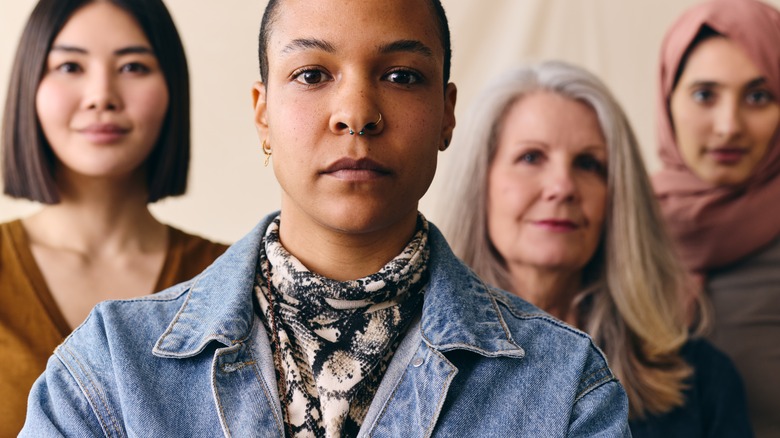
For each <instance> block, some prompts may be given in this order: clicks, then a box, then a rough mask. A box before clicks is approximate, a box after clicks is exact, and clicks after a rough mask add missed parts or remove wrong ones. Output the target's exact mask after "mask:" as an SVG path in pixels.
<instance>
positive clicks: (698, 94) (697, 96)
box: [691, 88, 715, 105]
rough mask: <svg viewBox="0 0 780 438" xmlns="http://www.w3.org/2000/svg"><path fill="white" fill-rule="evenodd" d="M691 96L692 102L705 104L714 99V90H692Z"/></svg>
mask: <svg viewBox="0 0 780 438" xmlns="http://www.w3.org/2000/svg"><path fill="white" fill-rule="evenodd" d="M691 98H693V100H694V102H697V103H700V104H704V105H707V104H710V103H712V102H714V101H715V92H714V91H712V90H710V89H707V88H702V89H699V90H694V91H693V93H691Z"/></svg>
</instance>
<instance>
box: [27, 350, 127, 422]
mask: <svg viewBox="0 0 780 438" xmlns="http://www.w3.org/2000/svg"><path fill="white" fill-rule="evenodd" d="M28 400H29V401H28V410H27V421H26V422H25V425H24V428H23V429H22V431H21V433H20V434H19V436H20V437H43V436H45V437H57V436H68V437H77V436H82V437H86V436H93V437H95V436H117V435H116V434H110V433H108V428H107V427H106V425H107V424H106V422H110V421H111V419H99V418H98V417H97V416H96V415H95V414H94V411H93V410H92V407H91V404H90V400H88V398H87V396H85V394H84V392H83V391H82V389H81V388H80V387H79V385H78V383H77V381H76V379H75V378H74V377H73V375H72V374H71V373H70V371H69V370H68V368H67V367H66V366H65V365H64V364H63V363H62V361H61V360H60V359H59V357H57V356H52V357H51V358H49V363H48V365H47V367H46V372H45V373H44V374H43V375H42V376H41V377H39V378H38V380H37V381H36V382H35V385H34V386H33V388H32V391H31V392H30V396H29V399H28Z"/></svg>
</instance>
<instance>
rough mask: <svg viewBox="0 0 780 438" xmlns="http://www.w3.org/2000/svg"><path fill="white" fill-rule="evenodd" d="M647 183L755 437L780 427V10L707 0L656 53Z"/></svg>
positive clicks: (777, 432)
mask: <svg viewBox="0 0 780 438" xmlns="http://www.w3.org/2000/svg"><path fill="white" fill-rule="evenodd" d="M660 80H661V81H660V82H661V93H660V102H659V110H660V117H659V118H658V122H659V126H658V128H659V129H658V132H659V139H660V154H661V159H662V161H663V164H664V169H663V170H662V171H661V172H659V173H658V174H656V175H655V177H654V186H655V190H656V193H657V195H658V197H659V200H660V202H661V206H662V209H663V213H664V216H665V217H666V220H667V223H668V225H669V229H670V231H671V234H672V236H673V237H674V239H675V240H676V242H677V244H678V247H679V251H680V255H681V256H682V259H683V261H684V263H685V264H686V267H687V268H688V270H689V271H691V272H692V273H695V274H697V275H699V276H700V277H701V278H702V279H703V283H702V284H703V286H704V290H705V292H706V293H707V295H708V296H709V297H710V299H711V300H712V303H713V306H714V324H713V331H712V334H711V340H712V341H713V342H714V343H715V345H716V346H718V347H719V348H720V349H722V350H723V351H725V352H726V353H728V354H729V355H730V356H731V358H732V359H733V360H734V362H735V364H736V365H737V368H738V369H739V371H740V372H741V374H742V376H743V379H744V380H745V386H746V390H747V395H748V405H749V409H750V414H751V419H752V421H753V427H754V430H755V432H756V436H759V437H769V436H772V437H778V436H780V372H779V371H780V341H779V340H780V144H778V143H780V139H779V138H778V126H780V103H778V102H779V100H778V99H780V12H778V11H777V10H776V9H774V8H772V7H770V6H768V5H766V4H764V3H761V2H758V1H755V0H713V1H709V2H706V3H703V4H700V5H698V6H695V7H693V8H691V9H690V10H688V11H687V12H685V13H684V14H683V15H682V16H681V17H680V18H679V19H678V21H677V22H676V23H675V24H674V25H673V26H672V27H671V29H670V30H669V31H668V33H667V35H666V37H665V40H664V43H663V46H662V50H661V77H660Z"/></svg>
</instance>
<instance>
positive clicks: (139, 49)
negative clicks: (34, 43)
mask: <svg viewBox="0 0 780 438" xmlns="http://www.w3.org/2000/svg"><path fill="white" fill-rule="evenodd" d="M51 51H52V52H68V53H80V54H82V55H86V54H88V53H89V51H88V50H87V49H84V48H82V47H76V46H67V45H56V46H53V47H52V48H51ZM131 54H141V55H152V56H154V52H153V51H152V49H150V48H149V47H146V46H129V47H123V48H121V49H118V50H115V51H114V55H117V56H123V55H131Z"/></svg>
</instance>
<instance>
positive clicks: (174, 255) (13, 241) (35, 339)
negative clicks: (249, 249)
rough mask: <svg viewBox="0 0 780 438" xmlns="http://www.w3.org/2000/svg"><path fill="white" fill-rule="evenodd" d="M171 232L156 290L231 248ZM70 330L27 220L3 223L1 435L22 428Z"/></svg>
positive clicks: (0, 267)
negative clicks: (31, 397)
mask: <svg viewBox="0 0 780 438" xmlns="http://www.w3.org/2000/svg"><path fill="white" fill-rule="evenodd" d="M168 236H169V237H168V251H167V253H166V255H165V261H164V262H163V267H162V270H161V272H160V276H159V278H158V279H157V284H156V285H155V288H154V291H160V290H163V289H166V288H168V287H170V286H173V285H175V284H177V283H180V282H182V281H185V280H188V279H190V278H192V277H194V276H195V275H197V274H198V273H200V272H201V271H202V270H204V269H205V268H206V267H207V266H208V265H210V264H211V262H213V261H214V260H215V259H216V258H217V257H219V256H220V255H221V254H222V253H223V252H224V251H225V250H226V249H227V246H225V245H222V244H219V243H214V242H211V241H208V240H206V239H203V238H201V237H198V236H194V235H191V234H187V233H185V232H183V231H180V230H178V229H176V228H173V227H170V226H169V227H168ZM69 333H70V327H69V326H68V324H67V322H66V321H65V317H64V316H63V315H62V312H60V309H59V308H58V307H57V304H56V302H55V300H54V298H53V297H52V295H51V293H50V291H49V288H48V286H47V285H46V282H45V280H44V277H43V274H42V273H41V271H40V269H39V268H38V265H37V263H36V262H35V258H34V257H33V254H32V252H31V250H30V243H29V241H28V239H27V234H26V233H25V231H24V227H23V226H22V222H21V221H20V220H15V221H12V222H6V223H3V224H0V356H2V358H3V360H2V361H0V394H2V397H0V437H6V436H16V435H17V434H18V433H19V431H20V430H21V429H22V425H23V424H24V416H25V412H26V410H27V394H28V393H29V391H30V388H31V387H32V385H33V383H34V382H35V379H37V378H38V376H39V375H40V374H41V373H42V372H43V370H44V369H45V368H46V362H47V360H48V359H49V356H51V354H52V353H53V352H54V349H55V348H56V347H57V345H59V344H60V343H61V342H62V341H63V340H64V339H65V337H66V336H68V334H69Z"/></svg>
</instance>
